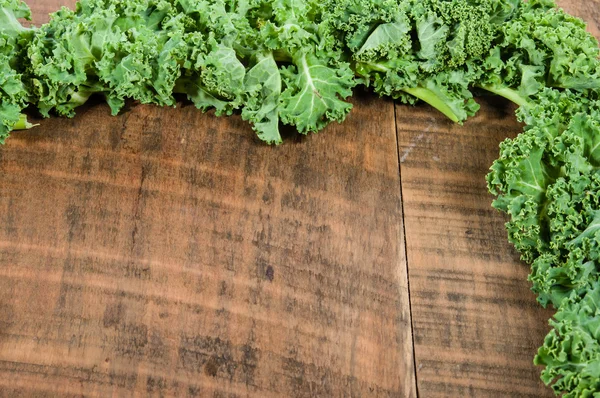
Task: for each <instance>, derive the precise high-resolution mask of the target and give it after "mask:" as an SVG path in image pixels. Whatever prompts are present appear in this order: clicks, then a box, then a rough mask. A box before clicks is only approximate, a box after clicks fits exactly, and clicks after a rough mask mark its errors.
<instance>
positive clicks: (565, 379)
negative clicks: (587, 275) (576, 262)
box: [534, 281, 600, 398]
mask: <svg viewBox="0 0 600 398" xmlns="http://www.w3.org/2000/svg"><path fill="white" fill-rule="evenodd" d="M550 325H551V326H552V327H553V330H552V331H550V333H548V335H547V336H546V338H545V339H544V345H543V346H542V347H541V348H540V349H539V351H538V353H537V355H536V357H535V359H534V363H535V364H537V365H544V366H545V369H544V370H543V371H542V380H543V381H544V383H546V384H547V385H550V384H551V385H552V389H553V390H554V391H555V392H556V394H561V395H562V396H563V397H569V398H575V397H592V396H595V395H597V394H598V391H600V284H599V283H598V282H597V281H596V283H595V284H594V285H593V286H590V289H589V290H588V291H586V292H585V293H584V294H583V295H582V296H580V295H576V294H572V295H570V296H569V297H568V298H567V299H565V301H564V302H563V304H562V305H561V307H560V309H559V310H558V312H557V313H556V315H555V316H554V319H553V320H551V321H550Z"/></svg>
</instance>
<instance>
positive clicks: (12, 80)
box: [0, 0, 32, 144]
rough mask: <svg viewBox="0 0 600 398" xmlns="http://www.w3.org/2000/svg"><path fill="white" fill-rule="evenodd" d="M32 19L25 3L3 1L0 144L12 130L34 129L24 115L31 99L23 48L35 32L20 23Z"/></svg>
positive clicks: (0, 11) (0, 19)
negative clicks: (23, 19) (25, 79)
mask: <svg viewBox="0 0 600 398" xmlns="http://www.w3.org/2000/svg"><path fill="white" fill-rule="evenodd" d="M29 17H30V12H29V8H27V6H26V5H25V3H23V2H21V1H19V0H0V71H1V72H0V144H3V143H4V140H5V139H6V138H7V137H8V133H9V132H10V131H11V130H13V129H15V130H19V129H26V128H30V127H32V125H31V124H29V123H28V122H27V117H26V116H25V115H23V114H21V111H22V110H23V109H24V108H25V107H26V105H27V101H28V98H29V90H28V87H27V86H26V85H25V83H24V82H23V72H24V70H23V64H24V62H23V58H24V57H23V49H24V45H25V43H26V42H27V40H28V39H29V37H30V35H31V33H32V32H31V30H29V29H27V28H25V27H23V26H22V25H21V23H20V22H19V21H18V19H19V18H25V19H29Z"/></svg>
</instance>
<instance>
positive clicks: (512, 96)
mask: <svg viewBox="0 0 600 398" xmlns="http://www.w3.org/2000/svg"><path fill="white" fill-rule="evenodd" d="M478 87H479V88H482V89H484V90H487V91H489V92H490V93H494V94H496V95H499V96H501V97H504V98H506V99H507V100H509V101H512V102H514V103H515V104H517V105H519V106H525V105H527V100H526V99H525V98H523V97H522V96H521V95H520V94H519V92H518V91H517V90H513V89H512V88H509V87H504V86H493V85H487V84H482V85H480V86H478Z"/></svg>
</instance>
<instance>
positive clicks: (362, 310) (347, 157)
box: [0, 1, 416, 397]
mask: <svg viewBox="0 0 600 398" xmlns="http://www.w3.org/2000/svg"><path fill="white" fill-rule="evenodd" d="M42 3H43V7H42ZM49 3H50V2H46V1H44V2H42V1H35V2H34V1H32V2H30V4H31V6H32V7H33V9H34V11H35V20H36V21H38V22H39V21H42V20H43V18H44V17H43V16H42V15H41V12H40V11H44V12H45V11H46V10H47V8H48V7H49ZM52 5H53V6H54V7H53V8H57V5H58V4H57V2H54V3H53V4H52ZM355 103H356V109H355V111H354V112H353V114H352V116H351V117H350V118H349V120H348V121H347V122H346V123H345V124H344V125H343V126H340V125H335V126H332V127H331V128H329V129H327V131H326V132H324V133H323V134H322V135H319V136H313V137H311V138H310V139H306V140H298V139H294V138H292V139H290V140H289V141H288V142H287V143H286V144H285V145H283V146H281V147H279V148H274V147H268V146H265V145H263V144H261V143H259V142H258V141H257V140H256V139H255V138H254V133H253V132H252V131H251V129H250V128H249V127H248V125H247V124H246V123H244V122H242V121H241V119H240V118H239V117H231V118H216V117H214V115H212V114H207V115H203V114H202V113H200V112H199V111H198V110H196V109H195V108H193V107H191V106H184V107H179V108H177V109H159V108H157V107H152V106H135V107H133V108H132V109H131V110H129V111H127V112H125V113H124V114H123V115H121V116H119V117H116V118H112V117H110V116H109V110H108V108H107V106H106V105H102V104H92V105H89V106H86V107H84V108H82V109H81V110H80V111H79V112H78V116H77V118H75V119H73V120H64V119H52V120H47V121H44V122H43V126H42V127H40V128H38V129H35V130H32V131H30V132H28V133H20V134H15V135H14V136H13V137H11V139H9V140H8V142H7V145H6V146H5V147H3V148H1V149H0V174H1V175H2V176H3V177H2V178H3V181H2V184H0V226H1V227H0V264H1V266H0V391H1V394H0V395H2V396H10V397H13V396H19V395H24V396H29V395H60V396H75V395H77V396H80V395H81V394H86V395H91V396H107V395H111V394H113V395H118V396H125V395H129V394H135V395H146V394H147V395H152V396H165V395H168V396H197V397H246V396H251V397H270V396H278V397H312V396H340V397H341V396H365V397H366V396H376V397H403V396H416V393H415V377H414V368H413V364H414V360H413V349H412V337H411V324H410V312H409V303H408V290H407V277H406V270H407V268H406V263H405V257H404V252H403V250H404V243H403V241H404V239H403V235H402V233H403V227H402V215H401V200H400V184H399V177H398V159H397V150H396V148H397V147H396V145H397V143H396V135H395V128H394V126H395V121H394V105H393V103H392V102H391V101H388V102H381V101H379V100H377V99H376V98H374V97H372V96H370V95H362V96H360V95H359V96H358V98H356V100H355ZM372 115H375V116H372Z"/></svg>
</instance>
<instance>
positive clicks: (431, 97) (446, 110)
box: [403, 87, 458, 123]
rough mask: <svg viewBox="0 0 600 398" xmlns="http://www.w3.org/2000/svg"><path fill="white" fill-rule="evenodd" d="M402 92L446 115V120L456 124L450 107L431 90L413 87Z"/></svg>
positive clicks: (456, 118) (456, 117) (455, 118)
mask: <svg viewBox="0 0 600 398" xmlns="http://www.w3.org/2000/svg"><path fill="white" fill-rule="evenodd" d="M403 91H405V92H407V93H408V94H410V95H414V96H415V97H417V98H418V99H420V100H423V101H425V102H427V103H428V104H429V105H431V106H433V107H434V108H435V109H437V110H438V111H440V112H442V113H443V114H444V115H446V116H447V117H448V119H450V120H452V121H453V122H454V123H458V116H456V114H455V113H454V112H453V111H452V109H450V107H449V106H448V105H447V104H446V103H445V102H444V101H443V100H442V99H441V98H440V97H438V96H437V95H435V94H434V93H433V92H432V91H431V90H428V89H426V88H424V87H414V88H404V89H403Z"/></svg>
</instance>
